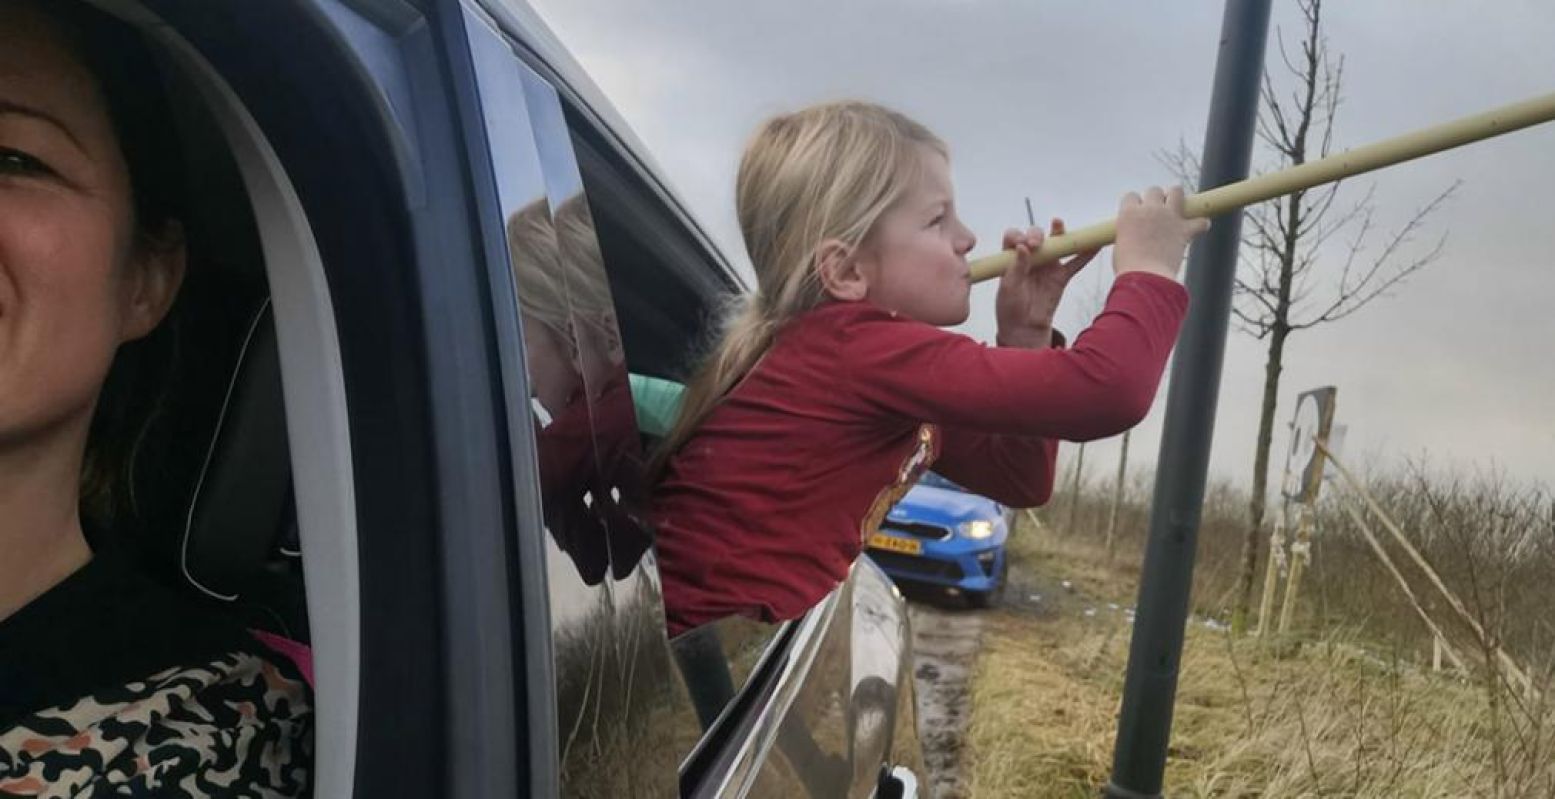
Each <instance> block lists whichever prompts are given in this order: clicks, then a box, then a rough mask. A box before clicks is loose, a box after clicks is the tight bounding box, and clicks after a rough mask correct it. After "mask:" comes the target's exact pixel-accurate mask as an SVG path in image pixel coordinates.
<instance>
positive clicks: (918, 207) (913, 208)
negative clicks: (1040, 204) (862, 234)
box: [858, 145, 977, 326]
mask: <svg viewBox="0 0 1555 799" xmlns="http://www.w3.org/2000/svg"><path fill="white" fill-rule="evenodd" d="M918 149H919V158H920V159H922V160H921V166H922V168H921V169H920V170H919V172H918V175H917V178H916V180H915V181H914V182H913V184H912V186H911V188H910V189H909V190H908V191H907V193H906V194H905V195H904V196H903V197H902V198H901V199H900V200H899V201H898V202H897V203H896V205H895V206H893V207H892V208H891V210H889V211H887V212H886V213H885V214H883V215H882V216H881V217H880V220H879V221H878V222H876V223H875V229H874V230H872V231H871V232H870V234H869V236H868V238H866V239H865V241H864V244H863V246H862V247H860V250H859V254H858V258H859V269H860V271H861V272H863V274H864V275H865V278H866V279H867V281H868V285H869V289H868V294H867V297H866V298H867V299H868V300H869V301H871V302H873V303H874V304H875V305H878V306H880V307H881V308H884V309H886V310H888V311H894V312H896V313H899V314H902V315H904V316H907V317H909V318H912V319H916V320H918V321H920V322H927V323H928V324H931V325H938V326H945V325H957V324H960V323H962V322H965V321H966V318H967V314H968V313H969V312H970V297H971V283H970V282H969V275H970V272H969V270H968V267H967V261H966V256H967V253H969V252H971V251H972V247H973V246H974V245H975V244H976V243H977V237H976V236H975V235H973V234H972V231H971V230H969V229H968V228H967V226H966V225H965V224H963V223H962V222H961V219H960V217H958V216H956V205H955V193H954V190H953V188H952V186H951V182H950V163H949V162H948V161H947V160H946V159H945V157H944V156H943V155H941V154H940V153H939V152H937V151H935V150H934V149H933V148H930V147H927V146H922V145H920V146H919V148H918Z"/></svg>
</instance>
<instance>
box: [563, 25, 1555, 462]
mask: <svg viewBox="0 0 1555 799" xmlns="http://www.w3.org/2000/svg"><path fill="white" fill-rule="evenodd" d="M533 2H534V5H535V6H536V8H537V9H538V10H539V11H540V13H541V14H542V15H543V16H544V17H545V18H546V19H547V21H548V22H549V23H550V24H551V26H552V27H553V28H554V29H555V30H556V32H557V34H558V36H559V37H560V38H561V39H562V41H563V42H564V43H566V45H567V46H568V47H569V49H570V50H571V51H572V52H573V54H574V55H575V56H576V57H577V58H578V60H579V61H580V62H581V63H582V64H583V66H584V68H585V69H586V70H587V71H588V72H589V73H590V74H591V76H592V77H593V78H594V80H595V82H596V83H598V84H599V85H600V87H601V88H602V89H603V90H604V92H605V94H606V95H607V96H609V97H610V98H611V100H612V101H613V103H614V104H615V106H616V107H617V109H618V110H619V111H620V112H621V114H622V116H624V117H625V118H626V120H627V121H628V122H629V123H630V124H631V125H632V127H633V129H634V130H635V132H636V133H637V134H638V136H639V137H640V138H641V139H642V140H643V141H644V142H645V143H646V144H647V146H648V148H649V150H650V151H651V152H652V155H653V157H654V158H655V159H656V160H657V161H658V163H659V164H660V165H661V166H662V167H663V168H664V170H665V171H666V172H667V173H668V174H667V177H668V179H669V180H670V182H671V183H672V184H673V185H674V186H675V187H676V189H677V190H678V191H679V193H680V194H681V195H682V196H683V197H684V199H685V200H686V201H687V202H688V203H689V204H690V205H691V207H692V210H693V212H694V213H695V214H696V215H697V216H698V217H699V218H700V219H701V221H702V223H703V224H704V225H705V226H706V227H707V228H708V229H709V231H710V232H711V233H712V235H713V236H714V238H715V239H716V240H717V241H718V243H719V244H720V246H721V247H722V249H723V250H724V251H725V252H726V254H727V255H728V256H729V257H730V259H731V261H733V262H735V263H737V264H740V265H741V268H746V269H747V274H748V267H746V266H745V264H746V263H748V262H747V259H746V257H745V254H744V249H743V245H742V244H741V240H740V236H739V231H738V228H737V226H736V224H735V220H734V208H733V186H734V171H735V167H736V164H737V161H738V158H739V154H740V150H741V147H742V145H743V143H744V141H745V139H746V138H747V137H748V136H749V134H750V133H751V131H752V130H753V129H754V128H755V126H756V125H757V124H758V123H759V122H760V121H761V120H762V119H764V118H765V117H767V116H769V115H771V114H773V113H777V112H781V111H786V110H791V109H794V108H797V107H800V106H803V105H806V104H809V103H813V102H817V101H821V100H828V99H836V98H844V97H852V98H862V99H868V100H873V101H877V102H881V103H885V104H887V105H890V106H893V107H895V108H898V109H900V110H902V111H904V112H906V113H908V114H909V115H911V116H913V117H915V118H917V119H919V120H920V121H922V122H924V123H925V124H927V125H928V126H929V127H930V128H931V129H933V130H934V131H936V132H937V133H938V134H940V136H941V137H943V138H944V139H945V140H946V141H947V142H948V144H949V145H950V147H951V150H952V169H953V171H954V175H955V179H956V188H957V195H958V197H957V199H958V203H959V204H960V207H961V210H962V216H963V218H965V219H966V220H967V222H968V224H970V225H971V226H972V228H973V229H974V230H975V231H976V232H977V234H978V237H979V244H978V247H977V250H976V251H975V252H974V253H973V255H974V257H975V256H979V255H984V254H988V253H990V252H992V251H993V249H994V248H996V247H997V246H998V241H999V235H1000V232H1001V231H1002V230H1003V229H1004V228H1006V227H1010V226H1014V225H1024V224H1025V209H1024V204H1023V198H1025V197H1027V196H1029V197H1030V198H1031V201H1032V203H1033V205H1034V206H1035V209H1036V214H1037V217H1038V219H1046V218H1048V217H1051V216H1062V217H1064V218H1065V219H1066V220H1067V221H1068V222H1069V223H1070V226H1071V227H1077V226H1080V225H1084V224H1089V223H1091V222H1096V221H1100V220H1103V219H1106V218H1110V217H1111V216H1113V213H1114V211H1115V208H1116V202H1117V198H1118V196H1119V195H1120V194H1122V193H1123V192H1124V191H1126V190H1130V189H1136V188H1139V187H1142V186H1145V185H1149V184H1152V183H1167V182H1170V181H1171V180H1172V179H1173V178H1172V176H1171V175H1170V174H1169V173H1168V172H1167V170H1166V169H1165V168H1164V167H1163V166H1162V165H1161V163H1160V162H1159V161H1158V159H1157V155H1158V153H1159V152H1161V151H1162V150H1164V149H1168V148H1173V147H1175V146H1176V145H1177V144H1178V143H1179V142H1184V143H1186V144H1187V145H1188V147H1189V148H1190V149H1191V150H1193V151H1194V152H1195V153H1197V152H1198V150H1199V148H1200V146H1201V144H1202V141H1203V135H1204V122H1205V116H1206V114H1207V111H1208V106H1209V92H1210V81H1211V77H1212V73H1213V70H1214V59H1215V55H1216V47H1217V41H1218V37H1219V33H1220V16H1221V11H1222V8H1223V6H1222V4H1221V3H1220V2H1198V1H1195V2H1171V3H1161V2H1132V3H1124V2H1095V0H1063V1H1062V2H1035V1H1034V0H894V1H893V2H884V0H867V1H865V2H840V1H839V0H783V2H759V3H758V2H727V1H726V0H675V1H674V2H646V1H645V0H533ZM1275 8H1276V11H1275V22H1274V25H1273V26H1272V27H1271V31H1270V47H1269V53H1270V57H1271V61H1270V63H1271V64H1276V63H1277V62H1275V61H1274V60H1273V59H1274V58H1276V57H1277V52H1278V51H1277V49H1276V42H1275V38H1274V37H1275V36H1276V35H1277V34H1278V33H1283V35H1284V36H1285V38H1286V40H1287V43H1288V44H1294V43H1295V41H1296V37H1297V36H1299V30H1300V25H1299V20H1297V19H1295V18H1294V10H1295V9H1294V3H1293V2H1290V0H1276V3H1275ZM1324 11H1325V19H1326V21H1327V25H1326V27H1327V32H1328V37H1329V44H1330V46H1331V47H1332V48H1333V51H1334V52H1335V53H1336V54H1343V56H1344V58H1345V85H1344V93H1343V94H1344V104H1343V106H1342V108H1341V109H1340V112H1339V115H1338V123H1337V125H1336V127H1335V137H1336V142H1337V144H1338V145H1339V147H1341V148H1343V147H1349V146H1357V145H1361V144H1367V143H1370V142H1372V141H1375V140H1378V139H1382V138H1386V137H1388V136H1392V135H1396V134H1399V133H1404V132H1408V131H1411V130H1414V129H1417V128H1420V127H1423V126H1426V125H1430V124H1434V123H1436V122H1441V121H1445V120H1447V119H1451V118H1454V117H1458V116H1464V115H1467V114H1471V113H1475V112H1478V111H1482V110H1486V109H1488V108H1491V107H1493V106H1496V105H1500V104H1503V103H1507V102H1512V101H1516V100H1521V99H1525V98H1528V97H1532V96H1534V95H1538V94H1542V93H1547V92H1551V91H1555V47H1551V46H1550V42H1551V41H1555V3H1550V2H1548V0H1501V2H1498V3H1496V4H1494V6H1486V5H1483V4H1471V3H1469V2H1446V1H1445V0H1443V1H1442V2H1420V1H1419V0H1412V1H1406V0H1390V1H1387V2H1384V1H1383V0H1345V1H1344V2H1330V4H1329V7H1328V8H1325V10H1324ZM1282 77H1283V76H1282ZM1552 154H1555V124H1550V125H1546V126H1545V127H1543V128H1538V129H1533V130H1530V131H1525V132H1521V133H1517V134H1512V135H1510V136H1506V137H1502V138H1498V139H1493V140H1491V141H1488V142H1483V143H1480V144H1476V145H1471V146H1469V147H1466V148H1462V149H1459V150H1455V151H1452V152H1449V153H1446V154H1441V155H1437V156H1434V157H1432V158H1430V159H1427V160H1424V161H1418V162H1415V163H1412V164H1406V165H1402V166H1397V167H1392V168H1390V169H1388V170H1385V171H1382V172H1378V173H1374V174H1372V175H1369V176H1365V177H1362V178H1359V179H1357V180H1356V181H1354V183H1353V185H1350V186H1348V187H1347V188H1346V189H1345V191H1344V192H1343V193H1342V194H1341V200H1343V199H1344V198H1349V199H1351V201H1353V200H1355V199H1358V197H1359V196H1360V194H1362V193H1364V192H1365V191H1366V190H1367V189H1368V188H1371V187H1374V189H1375V192H1376V205H1377V208H1378V212H1379V213H1378V223H1379V225H1381V226H1382V227H1384V228H1391V227H1395V226H1397V225H1400V224H1402V223H1403V222H1404V221H1406V220H1407V219H1408V218H1409V217H1410V216H1411V215H1412V213H1413V211H1414V209H1415V208H1417V207H1418V206H1420V205H1421V204H1423V203H1425V202H1426V201H1428V200H1429V199H1430V198H1431V197H1432V196H1434V195H1435V194H1437V193H1438V192H1440V191H1441V190H1442V189H1444V188H1446V187H1447V186H1448V185H1450V184H1451V183H1452V181H1454V180H1458V179H1461V180H1462V181H1464V183H1463V186H1462V188H1461V189H1460V190H1459V192H1458V193H1457V195H1456V197H1455V199H1454V200H1453V201H1452V203H1451V205H1450V206H1449V207H1448V208H1447V209H1446V210H1445V211H1444V212H1443V213H1442V214H1440V215H1439V216H1437V217H1436V219H1435V222H1434V224H1433V225H1432V226H1431V227H1430V229H1429V235H1427V236H1426V237H1424V238H1428V239H1431V240H1432V241H1434V239H1435V237H1436V236H1437V235H1440V234H1441V233H1447V234H1448V240H1447V250H1446V253H1445V255H1444V256H1443V257H1442V258H1441V260H1439V261H1438V262H1437V263H1436V264H1435V265H1433V266H1431V267H1430V268H1429V270H1428V271H1426V272H1423V273H1421V274H1419V275H1418V276H1416V277H1415V278H1414V279H1412V280H1410V281H1409V282H1408V283H1407V284H1405V285H1403V286H1402V287H1400V288H1398V289H1397V290H1395V291H1394V292H1392V295H1391V296H1390V297H1387V298H1384V299H1381V300H1379V301H1378V302H1376V303H1375V304H1373V305H1372V306H1369V307H1368V308H1366V309H1365V310H1363V311H1361V312H1360V313H1359V314H1357V315H1355V316H1352V317H1350V318H1348V319H1346V320H1343V321H1340V322H1338V323H1335V324H1332V325H1329V326H1326V327H1322V328H1317V329H1314V330H1310V331H1305V332H1300V333H1297V334H1295V335H1294V336H1293V337H1292V338H1291V340H1290V343H1289V345H1288V347H1287V352H1286V369H1285V374H1284V379H1283V381H1282V384H1281V390H1280V397H1279V402H1280V408H1279V413H1278V415H1277V427H1276V429H1277V430H1281V431H1282V430H1283V428H1284V424H1285V422H1287V421H1288V420H1289V418H1290V414H1291V411H1292V408H1293V406H1294V402H1293V400H1294V397H1295V395H1296V394H1297V393H1298V392H1299V391H1301V390H1305V389H1308V388H1312V387H1315V386H1318V385H1324V384H1333V385H1336V386H1338V388H1339V394H1338V419H1337V420H1338V422H1339V423H1341V424H1346V425H1348V427H1349V435H1348V438H1347V441H1346V444H1345V449H1346V455H1347V456H1348V458H1349V459H1350V460H1352V461H1357V462H1361V463H1369V464H1371V465H1372V466H1374V467H1378V468H1393V467H1395V466H1397V465H1400V464H1402V462H1403V460H1402V459H1403V458H1405V457H1412V458H1419V457H1422V456H1425V457H1428V458H1429V459H1430V460H1431V461H1432V462H1433V463H1435V464H1436V465H1438V466H1445V465H1447V464H1449V463H1451V464H1457V465H1459V466H1461V467H1463V468H1464V469H1475V468H1480V469H1483V468H1487V467H1489V466H1491V465H1492V464H1494V465H1496V466H1499V467H1501V468H1503V469H1504V470H1505V471H1506V472H1507V473H1508V474H1509V475H1511V476H1514V477H1517V478H1520V479H1524V480H1530V481H1539V482H1543V483H1545V484H1547V485H1551V484H1555V423H1552V421H1551V417H1552V415H1555V365H1552V354H1551V352H1550V350H1551V347H1552V345H1555V313H1551V311H1550V310H1549V308H1550V306H1551V304H1552V303H1555V255H1552V253H1555V218H1552V216H1555V202H1552V199H1555V163H1552V159H1551V155H1552ZM1259 163H1263V164H1269V163H1272V159H1271V158H1270V157H1269V156H1268V153H1267V152H1263V151H1260V152H1259V153H1258V154H1255V167H1256V166H1258V164H1259ZM1378 243H1380V240H1379V242H1378ZM1421 244H1422V246H1425V245H1428V244H1429V242H1425V241H1422V242H1421ZM1331 266H1334V264H1325V265H1324V268H1327V267H1331ZM1110 278H1111V267H1110V263H1109V262H1108V261H1107V260H1106V258H1105V256H1104V257H1103V258H1101V259H1098V260H1097V262H1096V263H1094V264H1093V265H1092V266H1091V267H1090V269H1088V270H1087V274H1086V275H1084V276H1082V278H1081V279H1080V280H1079V281H1077V284H1076V285H1075V286H1074V287H1072V288H1071V290H1070V295H1071V296H1070V298H1068V299H1066V303H1065V307H1064V308H1062V309H1061V310H1060V314H1059V320H1060V326H1061V327H1062V328H1063V329H1065V330H1066V331H1067V332H1070V333H1071V334H1072V333H1074V332H1077V330H1078V329H1079V328H1081V327H1083V324H1084V321H1083V316H1082V306H1083V305H1086V304H1087V303H1086V300H1087V298H1088V297H1089V296H1093V295H1094V293H1095V292H1098V291H1099V290H1100V288H1101V286H1102V285H1103V284H1105V283H1106V282H1108V281H1110ZM972 308H973V310H972V314H973V318H972V319H971V321H969V322H968V324H967V325H965V326H964V330H965V332H967V333H968V334H970V335H973V336H975V337H978V338H981V339H984V340H992V338H993V330H994V324H993V317H992V311H993V286H992V284H986V285H983V286H980V287H978V288H977V289H975V290H974V295H973V305H972ZM1265 346H1266V345H1265V343H1264V342H1261V341H1257V340H1254V339H1252V338H1251V337H1248V336H1245V335H1238V334H1233V336H1232V338H1231V341H1230V343H1229V347H1228V350H1227V357H1226V364H1225V372H1224V376H1223V382H1222V391H1221V398H1220V403H1219V422H1218V425H1217V428H1216V433H1215V448H1214V454H1213V457H1212V460H1211V472H1212V475H1214V476H1216V477H1223V478H1229V479H1233V480H1236V481H1237V482H1241V483H1244V484H1245V483H1246V481H1247V479H1248V474H1249V472H1250V471H1251V466H1252V460H1253V443H1254V438H1255V435H1256V431H1257V422H1258V403H1259V398H1260V394H1261V391H1262V375H1263V363H1264V349H1265ZM1165 397H1166V389H1165V387H1163V389H1162V391H1161V393H1160V396H1159V397H1158V400H1157V406H1156V409H1155V411H1153V412H1152V414H1151V417H1150V419H1149V420H1148V421H1146V422H1145V423H1144V424H1143V425H1142V426H1141V428H1140V433H1139V435H1137V436H1136V438H1135V442H1136V443H1135V444H1134V445H1133V447H1132V453H1134V454H1132V457H1131V460H1133V462H1134V463H1136V464H1145V463H1153V462H1154V460H1155V457H1156V454H1157V451H1158V446H1159V444H1158V442H1159V435H1160V427H1161V422H1162V417H1163V415H1164V408H1165ZM1284 446H1285V443H1284V441H1283V437H1282V436H1279V435H1277V436H1276V439H1275V448H1276V452H1282V451H1283V447H1284ZM1071 454H1072V452H1071V451H1070V448H1068V447H1066V452H1065V455H1066V458H1067V457H1068V456H1069V455H1071ZM1116 457H1117V447H1116V445H1115V443H1107V444H1099V445H1093V446H1092V447H1091V448H1089V449H1088V451H1087V456H1086V460H1087V474H1088V475H1091V476H1092V479H1096V478H1097V477H1099V475H1101V474H1103V473H1110V471H1111V470H1112V469H1114V468H1115V466H1116ZM1280 463H1281V460H1280V458H1278V457H1277V458H1275V460H1274V470H1275V473H1274V474H1272V475H1271V482H1273V481H1277V480H1278V479H1279V475H1278V470H1279V466H1280Z"/></svg>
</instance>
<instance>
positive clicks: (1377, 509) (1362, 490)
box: [1317, 441, 1534, 694]
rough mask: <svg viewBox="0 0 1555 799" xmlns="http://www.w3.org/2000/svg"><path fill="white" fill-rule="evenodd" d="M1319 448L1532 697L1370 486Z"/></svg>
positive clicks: (1524, 679)
mask: <svg viewBox="0 0 1555 799" xmlns="http://www.w3.org/2000/svg"><path fill="white" fill-rule="evenodd" d="M1317 447H1318V449H1320V450H1322V452H1323V454H1324V455H1325V456H1327V458H1328V460H1329V461H1331V462H1332V463H1333V464H1334V468H1335V469H1338V470H1339V476H1340V477H1343V478H1344V481H1345V483H1347V484H1348V485H1349V486H1350V488H1351V489H1352V490H1354V491H1355V493H1356V494H1358V495H1359V496H1360V497H1361V499H1363V500H1364V501H1365V502H1366V507H1367V508H1369V509H1370V510H1371V512H1372V514H1373V515H1375V516H1376V517H1377V518H1378V519H1380V520H1382V526H1383V527H1384V528H1386V529H1387V531H1388V532H1389V533H1390V534H1392V536H1393V540H1395V541H1397V542H1398V545H1399V546H1401V547H1403V549H1404V552H1405V553H1406V554H1408V555H1409V558H1410V560H1413V561H1414V562H1415V565H1416V566H1419V567H1420V570H1421V571H1423V572H1425V576H1426V577H1428V578H1430V580H1431V584H1432V585H1435V586H1436V590H1437V591H1439V592H1441V595H1442V598H1443V599H1445V600H1447V604H1448V606H1449V607H1451V608H1452V609H1453V610H1454V611H1456V612H1457V613H1458V616H1459V617H1460V618H1462V619H1463V621H1464V623H1465V624H1467V625H1468V626H1469V629H1471V630H1473V631H1474V634H1475V635H1476V636H1478V637H1479V642H1480V644H1481V645H1482V646H1484V647H1485V649H1486V650H1488V651H1492V652H1494V653H1495V655H1496V659H1497V660H1498V661H1499V662H1500V664H1501V666H1502V668H1504V669H1506V672H1507V674H1509V675H1511V676H1512V678H1513V679H1514V680H1515V681H1516V682H1517V683H1518V685H1519V686H1520V687H1521V688H1522V689H1523V691H1524V692H1525V693H1528V694H1532V693H1533V692H1534V688H1533V681H1532V680H1530V679H1529V678H1528V675H1527V674H1526V673H1525V672H1524V671H1523V670H1522V669H1521V668H1519V667H1518V665H1517V662H1516V661H1514V660H1513V659H1512V656H1511V655H1509V654H1507V652H1506V650H1505V649H1502V648H1501V645H1500V644H1499V643H1496V642H1495V641H1494V640H1493V639H1492V638H1491V637H1490V634H1489V633H1486V632H1485V628H1483V627H1481V626H1480V624H1479V621H1478V620H1476V619H1475V618H1474V616H1473V614H1470V613H1469V611H1468V608H1465V607H1464V606H1463V603H1462V602H1460V601H1459V600H1458V597H1457V596H1455V595H1454V594H1453V593H1452V592H1451V591H1449V590H1447V584H1446V583H1444V582H1442V578H1441V577H1440V576H1438V575H1437V574H1436V570H1435V569H1433V568H1431V564H1430V563H1428V562H1426V559H1425V558H1424V557H1423V556H1422V555H1421V554H1420V551H1419V550H1417V549H1415V547H1414V545H1413V544H1411V543H1409V539H1408V538H1406V537H1405V536H1404V531H1403V530H1400V529H1399V527H1398V525H1396V524H1394V523H1393V520H1392V519H1390V518H1388V515H1387V513H1385V512H1384V511H1383V510H1382V506H1380V505H1378V504H1377V501H1376V500H1375V499H1373V498H1372V496H1371V492H1370V491H1367V490H1366V487H1365V486H1363V485H1361V484H1360V481H1358V480H1356V479H1355V477H1354V475H1351V474H1350V471H1349V470H1348V469H1346V468H1344V465H1343V464H1341V463H1339V461H1338V459H1336V458H1335V457H1334V455H1333V453H1331V452H1329V451H1328V447H1327V446H1325V445H1324V444H1323V442H1321V441H1318V442H1317Z"/></svg>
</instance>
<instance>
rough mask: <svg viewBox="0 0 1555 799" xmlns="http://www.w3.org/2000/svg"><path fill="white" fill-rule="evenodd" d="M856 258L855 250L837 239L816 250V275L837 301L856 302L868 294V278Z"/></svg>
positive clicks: (828, 241) (827, 292)
mask: <svg viewBox="0 0 1555 799" xmlns="http://www.w3.org/2000/svg"><path fill="white" fill-rule="evenodd" d="M854 255H855V252H854V249H853V248H852V247H849V246H848V245H847V244H845V243H843V242H841V241H839V240H837V239H827V240H825V241H823V242H821V245H820V246H819V247H817V248H815V272H816V276H817V277H819V278H820V280H821V288H823V289H825V290H826V294H827V295H828V296H830V297H831V298H832V299H834V300H841V301H843V302H857V301H859V300H862V299H864V298H865V297H866V296H868V294H869V277H868V276H867V275H865V274H864V272H863V270H861V269H860V268H859V259H858V258H855V257H854Z"/></svg>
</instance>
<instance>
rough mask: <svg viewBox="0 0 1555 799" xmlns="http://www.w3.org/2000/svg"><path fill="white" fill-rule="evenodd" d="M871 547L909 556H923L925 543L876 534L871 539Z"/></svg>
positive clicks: (912, 539)
mask: <svg viewBox="0 0 1555 799" xmlns="http://www.w3.org/2000/svg"><path fill="white" fill-rule="evenodd" d="M869 546H870V547H872V548H874V549H884V550H888V551H891V552H905V553H907V554H909V555H921V554H923V542H922V541H919V540H918V539H916V538H897V537H896V536H894V535H886V534H885V533H875V534H873V535H871V536H870V537H869Z"/></svg>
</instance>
